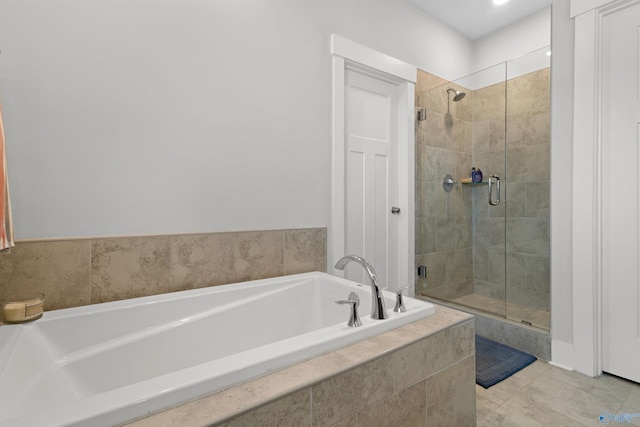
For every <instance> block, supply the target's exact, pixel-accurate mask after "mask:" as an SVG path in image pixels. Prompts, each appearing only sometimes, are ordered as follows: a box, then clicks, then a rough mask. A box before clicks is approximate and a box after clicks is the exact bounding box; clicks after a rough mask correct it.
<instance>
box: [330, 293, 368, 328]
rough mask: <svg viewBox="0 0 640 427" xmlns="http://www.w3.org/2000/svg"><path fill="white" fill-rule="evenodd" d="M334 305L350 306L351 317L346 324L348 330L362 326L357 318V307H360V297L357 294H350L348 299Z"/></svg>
mask: <svg viewBox="0 0 640 427" xmlns="http://www.w3.org/2000/svg"><path fill="white" fill-rule="evenodd" d="M336 304H351V315H350V316H349V321H348V322H347V326H349V327H350V328H355V327H356V326H362V322H361V321H360V316H358V306H359V305H360V297H359V296H358V294H357V293H355V292H351V293H350V294H349V299H346V300H344V299H343V300H339V301H336Z"/></svg>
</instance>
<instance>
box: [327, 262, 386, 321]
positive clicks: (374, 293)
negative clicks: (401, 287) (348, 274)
mask: <svg viewBox="0 0 640 427" xmlns="http://www.w3.org/2000/svg"><path fill="white" fill-rule="evenodd" d="M351 261H353V262H355V263H357V264H360V265H361V266H363V267H364V269H365V270H366V271H367V274H368V275H369V279H370V281H371V318H372V319H377V320H381V319H386V318H387V317H389V316H388V315H387V309H386V308H385V306H384V297H383V296H382V287H381V286H380V283H379V282H378V276H377V275H376V271H375V270H374V269H373V266H372V265H371V264H369V263H368V262H367V260H366V259H364V258H361V257H359V256H357V255H346V256H343V257H342V258H340V259H339V260H338V262H337V263H336V268H337V269H338V270H344V267H345V266H346V265H347V264H348V263H349V262H351Z"/></svg>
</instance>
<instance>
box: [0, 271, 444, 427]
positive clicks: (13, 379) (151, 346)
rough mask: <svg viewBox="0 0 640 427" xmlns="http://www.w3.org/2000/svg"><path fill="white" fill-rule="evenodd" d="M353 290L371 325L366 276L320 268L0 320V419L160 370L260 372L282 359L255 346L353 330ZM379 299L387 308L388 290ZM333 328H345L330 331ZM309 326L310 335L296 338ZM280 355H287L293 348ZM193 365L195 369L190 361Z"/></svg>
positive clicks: (294, 344) (115, 388) (109, 389)
mask: <svg viewBox="0 0 640 427" xmlns="http://www.w3.org/2000/svg"><path fill="white" fill-rule="evenodd" d="M328 277H329V278H330V279H329V280H328ZM351 291H356V292H357V293H358V294H359V296H360V300H361V305H360V309H359V312H360V315H361V316H362V318H363V322H364V323H365V326H367V325H368V324H372V325H373V326H374V329H375V328H377V327H378V326H379V325H380V324H381V322H379V321H374V320H372V319H370V318H369V315H368V313H369V312H370V309H371V301H370V298H371V296H370V289H369V286H363V285H359V284H355V283H353V282H350V281H346V280H343V279H338V278H334V277H333V276H328V275H326V274H321V273H315V274H306V275H295V276H287V277H285V278H282V279H279V280H273V279H272V280H266V281H255V282H247V283H242V284H233V285H224V286H219V287H217V288H216V289H215V290H211V289H210V288H208V289H202V290H194V291H186V292H179V293H175V294H171V295H170V296H155V297H147V298H138V299H134V300H128V301H119V302H115V303H106V304H100V305H96V306H89V307H82V308H77V309H69V310H59V311H57V312H49V313H45V316H44V317H43V318H42V319H40V320H38V321H36V322H33V323H30V324H27V325H18V326H15V327H14V326H11V327H2V328H0V414H4V415H0V424H1V423H2V422H1V421H2V420H3V419H5V420H10V419H12V418H16V417H20V416H22V415H24V414H28V413H29V412H32V411H34V410H35V411H38V410H45V409H47V408H52V407H56V406H60V405H64V404H69V403H73V402H81V401H82V400H83V399H85V400H86V399H87V398H89V397H92V396H100V395H109V394H114V393H117V392H119V391H120V390H126V389H127V388H129V389H131V388H132V387H133V388H135V387H134V386H135V385H140V386H139V387H138V389H139V390H143V389H144V390H147V389H146V388H145V387H146V385H147V383H149V382H153V381H155V382H157V383H158V385H159V386H160V387H162V384H161V383H160V382H159V380H158V379H159V378H164V377H166V378H167V380H168V383H170V384H179V383H180V382H182V381H187V379H188V378H189V377H190V376H192V377H193V378H196V377H199V376H201V375H202V373H203V372H217V373H218V374H219V376H220V378H221V380H220V381H219V382H218V383H215V382H213V383H211V384H209V385H208V386H209V387H211V386H213V387H217V388H220V387H224V386H228V385H229V384H230V383H232V382H233V381H235V379H234V377H235V376H236V375H235V373H236V372H237V371H239V370H240V371H246V372H245V375H256V374H260V373H265V372H266V371H265V369H266V370H269V369H274V368H277V367H279V366H276V365H271V366H267V367H266V368H255V367H252V366H250V365H251V364H252V363H253V361H254V360H255V359H256V357H257V356H258V354H259V355H260V356H265V355H269V354H270V353H271V352H273V353H274V354H276V353H279V352H280V351H281V350H284V349H291V350H292V351H293V352H295V350H296V349H299V350H298V353H299V354H298V355H296V356H295V357H298V358H299V357H302V358H304V357H309V355H310V353H309V352H310V351H311V350H309V349H311V348H312V347H318V348H317V349H314V350H313V351H316V350H318V351H324V350H326V349H327V348H326V347H324V346H322V347H321V346H320V345H319V344H317V343H318V342H320V343H322V342H324V341H327V340H329V339H331V340H333V341H335V342H336V343H337V345H346V344H348V343H350V342H352V341H353V340H352V339H351V338H349V337H350V336H351V335H353V334H355V333H356V332H359V331H355V330H350V329H360V328H347V326H346V321H347V319H348V315H349V312H348V308H347V307H346V306H340V305H337V304H335V303H334V301H335V300H337V299H346V298H347V296H348V294H349V292H351ZM385 299H386V304H387V309H390V308H392V307H393V304H394V300H393V294H391V293H385ZM416 303H417V304H418V305H416V307H419V308H420V310H424V306H421V305H420V304H424V302H422V301H417V300H413V299H407V304H408V308H409V309H410V311H411V310H413V311H415V312H416V313H417V311H418V310H417V309H416V307H413V304H416ZM389 311H390V310H389ZM431 312H432V311H431ZM393 315H396V314H395V313H393ZM422 317H424V316H422ZM391 320H392V321H393V318H392V319H391ZM383 326H386V328H389V327H390V326H391V323H389V324H388V325H383ZM336 333H338V334H342V335H343V336H344V337H343V338H339V339H338V340H335V338H331V337H332V336H335V335H336ZM375 333H379V332H376V331H375V330H372V332H368V333H365V335H367V334H368V335H371V334H375ZM305 336H310V337H311V341H310V342H305V340H304V339H302V340H301V337H303V338H304V337H305ZM316 355H317V354H316ZM281 359H282V361H281V362H279V363H281V364H282V363H289V361H290V359H293V356H291V357H284V358H281ZM230 361H233V362H234V363H233V364H231V365H230V364H229V363H228V362H230ZM194 367H198V371H190V370H189V369H190V368H194ZM280 367H281V365H280ZM180 373H182V375H180ZM184 374H186V375H184ZM177 375H180V377H177ZM185 378H187V379H185ZM241 379H242V378H241ZM244 379H246V378H244ZM198 381H200V380H199V379H198ZM142 384H144V385H145V387H142ZM2 385H5V386H2ZM6 385H10V386H6ZM145 392H146V393H147V394H146V396H148V390H147V391H145ZM146 398H147V397H145V398H144V399H146ZM138 399H140V397H138ZM144 399H143V400H144Z"/></svg>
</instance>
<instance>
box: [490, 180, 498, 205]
mask: <svg viewBox="0 0 640 427" xmlns="http://www.w3.org/2000/svg"><path fill="white" fill-rule="evenodd" d="M494 179H495V180H496V183H497V186H498V188H497V192H498V198H497V199H496V200H495V202H494V201H493V193H492V191H491V188H492V183H493V180H494ZM489 204H490V205H491V206H498V205H499V204H500V177H499V176H498V175H491V176H490V177H489Z"/></svg>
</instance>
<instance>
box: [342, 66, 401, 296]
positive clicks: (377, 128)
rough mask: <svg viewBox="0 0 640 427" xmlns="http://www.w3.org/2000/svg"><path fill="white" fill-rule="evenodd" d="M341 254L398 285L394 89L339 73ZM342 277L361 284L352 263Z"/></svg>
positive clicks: (361, 274)
mask: <svg viewBox="0 0 640 427" xmlns="http://www.w3.org/2000/svg"><path fill="white" fill-rule="evenodd" d="M344 93H345V168H346V170H345V177H346V179H345V215H346V218H345V254H355V255H359V256H362V257H363V258H365V259H366V260H367V261H369V262H370V263H371V264H372V265H373V267H374V268H375V270H376V273H377V274H378V276H379V278H380V281H381V283H382V284H383V285H384V286H385V287H387V286H389V285H391V286H392V287H393V288H396V287H397V285H398V284H397V283H396V282H397V281H398V280H399V269H400V266H399V256H398V254H399V251H398V246H399V242H398V239H399V232H398V225H399V218H400V215H402V214H403V212H402V209H400V212H396V213H392V209H393V208H394V207H396V208H399V198H398V172H399V171H398V141H397V140H396V139H397V135H398V132H397V126H398V86H397V85H394V84H393V83H390V82H387V81H384V80H382V79H379V78H376V77H372V76H370V75H366V74H364V73H361V72H358V71H354V70H347V71H346V74H345V92H344ZM345 277H347V278H349V279H351V280H355V281H358V282H361V283H366V282H365V272H364V269H363V268H362V267H360V266H357V265H354V264H353V263H351V264H349V265H348V266H347V269H346V270H345Z"/></svg>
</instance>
